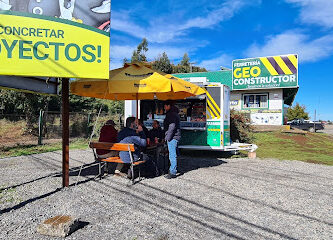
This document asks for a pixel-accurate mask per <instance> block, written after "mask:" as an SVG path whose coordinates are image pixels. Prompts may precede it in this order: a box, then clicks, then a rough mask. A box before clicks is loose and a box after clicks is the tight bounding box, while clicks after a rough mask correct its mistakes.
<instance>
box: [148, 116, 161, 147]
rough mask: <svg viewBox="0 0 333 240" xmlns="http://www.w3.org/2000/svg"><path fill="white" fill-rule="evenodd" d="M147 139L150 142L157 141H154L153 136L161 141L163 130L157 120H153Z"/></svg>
mask: <svg viewBox="0 0 333 240" xmlns="http://www.w3.org/2000/svg"><path fill="white" fill-rule="evenodd" d="M148 136H149V139H150V142H151V143H157V142H155V138H157V139H158V142H159V143H161V142H162V141H163V138H164V132H163V130H162V128H161V126H160V123H159V121H157V120H154V122H153V129H151V130H150V131H149V133H148Z"/></svg>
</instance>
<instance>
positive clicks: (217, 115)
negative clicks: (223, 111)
mask: <svg viewBox="0 0 333 240" xmlns="http://www.w3.org/2000/svg"><path fill="white" fill-rule="evenodd" d="M207 103H208V106H209V107H210V109H211V110H213V112H214V114H215V116H216V117H217V118H220V114H219V113H218V112H217V111H216V110H215V108H214V107H213V105H212V104H211V103H210V101H209V99H207Z"/></svg>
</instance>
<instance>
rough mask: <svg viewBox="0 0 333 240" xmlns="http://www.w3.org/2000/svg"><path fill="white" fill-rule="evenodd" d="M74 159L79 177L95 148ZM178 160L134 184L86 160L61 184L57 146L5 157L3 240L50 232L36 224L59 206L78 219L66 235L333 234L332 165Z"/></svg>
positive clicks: (1, 162)
mask: <svg viewBox="0 0 333 240" xmlns="http://www.w3.org/2000/svg"><path fill="white" fill-rule="evenodd" d="M70 157H71V162H70V164H71V170H72V172H71V175H72V176H71V177H70V182H71V184H73V183H74V184H75V182H76V180H77V177H76V175H77V173H78V171H77V169H78V168H77V167H79V166H80V165H81V164H89V163H91V162H92V159H93V156H92V153H91V152H90V151H88V150H76V151H71V153H70ZM180 163H181V164H180V168H181V170H182V171H183V172H184V174H183V175H181V176H179V177H178V178H176V179H171V180H167V179H165V178H164V177H157V178H154V179H144V180H143V181H141V182H140V183H138V184H135V185H133V186H132V185H130V182H129V181H128V180H127V179H124V178H119V177H115V176H112V175H108V176H107V177H106V178H104V179H102V180H96V181H95V180H92V178H93V177H94V174H96V173H97V168H96V167H90V168H87V169H86V170H84V171H83V172H82V176H81V177H80V178H79V179H78V180H79V182H78V185H76V186H72V187H70V188H68V189H59V188H58V187H60V186H61V177H60V175H57V173H59V171H60V170H61V152H50V153H45V154H38V155H30V156H24V157H14V158H5V159H0V169H1V174H0V185H2V186H1V187H0V188H1V190H0V209H1V211H0V239H34V240H38V239H50V238H49V237H45V236H42V235H39V234H38V233H36V227H37V225H38V224H39V223H41V222H42V221H43V220H45V219H47V218H49V217H53V216H55V215H59V214H60V215H61V214H66V215H67V214H70V215H74V216H77V217H80V219H81V221H82V223H81V228H80V229H79V230H78V231H76V232H74V233H73V234H71V235H70V236H68V237H67V238H66V239H99V240H101V239H161V240H162V239H163V240H166V239H234V238H235V239H332V238H333V208H332V207H333V168H332V167H329V166H323V165H315V164H311V163H304V162H299V161H277V160H273V159H265V160H260V159H257V160H249V159H222V158H217V157H216V155H215V156H214V155H212V154H207V153H200V152H196V153H192V154H191V155H188V154H187V155H185V156H182V157H181V160H180ZM47 176H49V177H47ZM10 186H14V188H12V189H10V190H5V189H4V188H6V187H10ZM1 191H2V193H1ZM55 239H56V238H55Z"/></svg>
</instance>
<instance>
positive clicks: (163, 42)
mask: <svg viewBox="0 0 333 240" xmlns="http://www.w3.org/2000/svg"><path fill="white" fill-rule="evenodd" d="M143 37H146V38H147V39H148V42H149V51H148V54H147V56H148V58H149V60H154V58H156V57H157V56H158V54H161V53H163V52H164V51H165V52H166V53H167V54H168V56H169V58H170V60H171V61H172V62H174V63H178V62H179V61H180V59H181V58H182V56H183V55H184V53H185V52H187V53H188V54H189V56H190V58H191V61H193V62H196V63H197V64H196V65H198V66H202V67H205V68H207V69H208V70H211V71H215V70H219V67H220V66H226V67H231V63H232V60H233V59H240V58H247V57H261V56H272V55H282V54H290V53H296V54H298V55H299V85H300V89H299V92H298V94H297V96H296V101H295V102H299V103H301V104H304V105H305V106H306V107H307V111H308V112H309V113H310V116H311V117H313V115H314V110H315V109H316V110H317V119H318V118H320V119H325V120H327V119H330V120H333V101H332V99H333V77H332V76H333V0H274V1H272V0H251V1H249V0H224V1H217V0H210V1H208V0H196V1H193V0H192V1H189V0H182V1H178V0H163V1H161V0H146V1H133V0H127V1H112V13H111V50H110V52H111V68H112V69H113V68H116V67H120V66H121V65H122V60H123V59H124V58H125V57H126V58H130V57H131V55H132V52H133V50H134V49H135V48H136V46H137V45H138V44H139V43H140V41H141V40H142V38H143Z"/></svg>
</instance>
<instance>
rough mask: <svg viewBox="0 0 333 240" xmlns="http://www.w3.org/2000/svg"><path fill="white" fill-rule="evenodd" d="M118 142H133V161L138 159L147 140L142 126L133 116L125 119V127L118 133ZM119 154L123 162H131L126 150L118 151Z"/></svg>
mask: <svg viewBox="0 0 333 240" xmlns="http://www.w3.org/2000/svg"><path fill="white" fill-rule="evenodd" d="M118 142H119V143H132V144H134V149H135V151H134V152H133V158H134V159H133V161H137V160H139V158H140V156H141V150H142V148H144V147H146V145H147V141H146V135H145V134H144V132H143V129H142V126H140V125H139V124H138V122H137V120H136V119H135V117H128V118H127V119H126V127H125V128H124V129H123V130H121V131H120V132H119V133H118ZM119 156H120V158H121V160H122V161H123V162H124V163H130V162H131V158H130V155H129V153H128V152H127V151H124V152H120V153H119ZM118 170H119V169H118ZM119 171H120V170H119Z"/></svg>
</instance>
